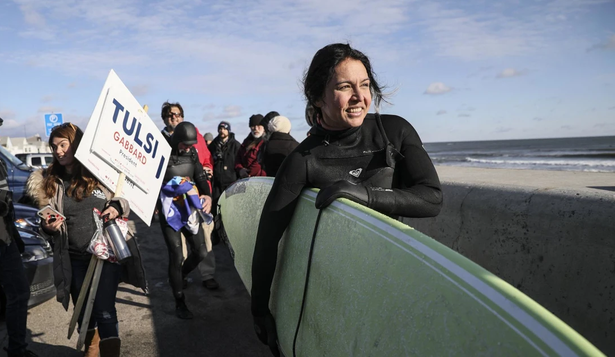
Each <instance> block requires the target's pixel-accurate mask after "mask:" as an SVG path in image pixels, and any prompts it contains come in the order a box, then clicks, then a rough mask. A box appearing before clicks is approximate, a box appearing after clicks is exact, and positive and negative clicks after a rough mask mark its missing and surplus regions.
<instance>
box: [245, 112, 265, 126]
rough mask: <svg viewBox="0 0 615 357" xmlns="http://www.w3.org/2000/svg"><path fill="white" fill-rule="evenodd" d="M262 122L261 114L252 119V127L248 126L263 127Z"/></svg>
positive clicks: (253, 116)
mask: <svg viewBox="0 0 615 357" xmlns="http://www.w3.org/2000/svg"><path fill="white" fill-rule="evenodd" d="M261 120H263V116H262V115H260V114H254V115H252V116H251V117H250V125H248V126H257V125H263V124H261Z"/></svg>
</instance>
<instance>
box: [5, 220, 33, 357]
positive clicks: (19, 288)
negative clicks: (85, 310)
mask: <svg viewBox="0 0 615 357" xmlns="http://www.w3.org/2000/svg"><path fill="white" fill-rule="evenodd" d="M1 218H2V217H0V219H1ZM0 285H2V288H3V289H4V293H5V294H6V329H7V332H8V335H9V345H8V352H9V354H11V353H14V354H19V353H21V352H23V351H25V349H26V347H27V346H28V344H27V343H26V320H27V317H28V299H29V298H30V283H28V278H27V277H26V273H25V271H24V267H23V263H22V261H21V254H19V250H18V249H17V244H16V243H15V242H12V243H11V244H10V245H6V244H4V243H3V242H1V243H0Z"/></svg>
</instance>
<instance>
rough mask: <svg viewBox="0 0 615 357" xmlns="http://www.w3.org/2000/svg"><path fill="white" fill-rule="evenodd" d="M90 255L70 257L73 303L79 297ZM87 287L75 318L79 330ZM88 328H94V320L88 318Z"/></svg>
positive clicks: (86, 297)
mask: <svg viewBox="0 0 615 357" xmlns="http://www.w3.org/2000/svg"><path fill="white" fill-rule="evenodd" d="M90 259H91V256H89V255H88V256H83V257H75V256H71V257H70V266H71V271H72V274H71V283H70V296H71V298H72V300H73V305H76V304H77V299H78V298H79V293H80V292H81V288H82V286H83V281H84V280H85V275H86V273H87V271H88V266H89V265H90ZM89 292H90V290H89V288H88V290H87V294H86V296H85V300H84V303H83V306H82V308H81V311H80V312H79V318H78V319H77V326H78V328H79V330H81V328H82V326H81V322H82V321H83V314H84V313H85V305H86V304H85V302H86V301H87V299H88V295H89ZM86 328H87V329H88V330H92V329H95V328H96V320H95V319H92V318H90V322H89V323H88V326H86Z"/></svg>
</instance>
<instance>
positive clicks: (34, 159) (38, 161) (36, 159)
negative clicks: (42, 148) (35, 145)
mask: <svg viewBox="0 0 615 357" xmlns="http://www.w3.org/2000/svg"><path fill="white" fill-rule="evenodd" d="M31 160H32V164H31V166H41V158H40V157H32V158H31Z"/></svg>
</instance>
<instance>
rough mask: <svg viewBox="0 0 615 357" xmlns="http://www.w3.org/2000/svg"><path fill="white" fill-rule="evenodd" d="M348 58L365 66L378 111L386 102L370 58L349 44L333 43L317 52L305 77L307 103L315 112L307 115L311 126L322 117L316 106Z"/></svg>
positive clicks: (304, 87) (304, 89)
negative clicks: (340, 66) (382, 103)
mask: <svg viewBox="0 0 615 357" xmlns="http://www.w3.org/2000/svg"><path fill="white" fill-rule="evenodd" d="M348 58H352V59H355V60H357V61H361V63H363V66H365V70H366V71H367V76H368V77H369V89H370V92H371V94H372V98H373V99H374V103H375V106H376V111H378V110H379V109H380V103H381V102H382V101H383V100H384V101H385V102H386V99H385V98H384V94H383V93H382V89H383V88H382V87H380V85H379V84H378V82H377V81H376V75H375V74H374V71H373V69H372V65H371V63H370V62H369V58H367V56H366V55H364V54H363V53H362V52H361V51H359V50H356V49H354V48H352V47H350V45H349V44H344V43H333V44H330V45H327V46H325V47H323V48H321V49H320V50H318V52H316V54H315V55H314V58H312V63H310V67H309V68H308V70H307V71H306V72H305V75H304V76H303V94H304V95H305V99H306V101H307V107H311V108H312V109H313V111H314V113H313V115H306V121H307V123H308V125H309V126H312V125H314V121H315V119H316V117H317V116H318V115H322V114H321V111H320V108H318V107H317V106H316V102H318V101H319V100H321V99H322V98H323V97H324V94H325V88H326V87H327V84H328V83H329V80H331V77H333V74H334V73H335V67H337V65H338V64H340V63H341V62H343V61H344V60H346V59H348ZM306 112H307V108H306Z"/></svg>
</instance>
